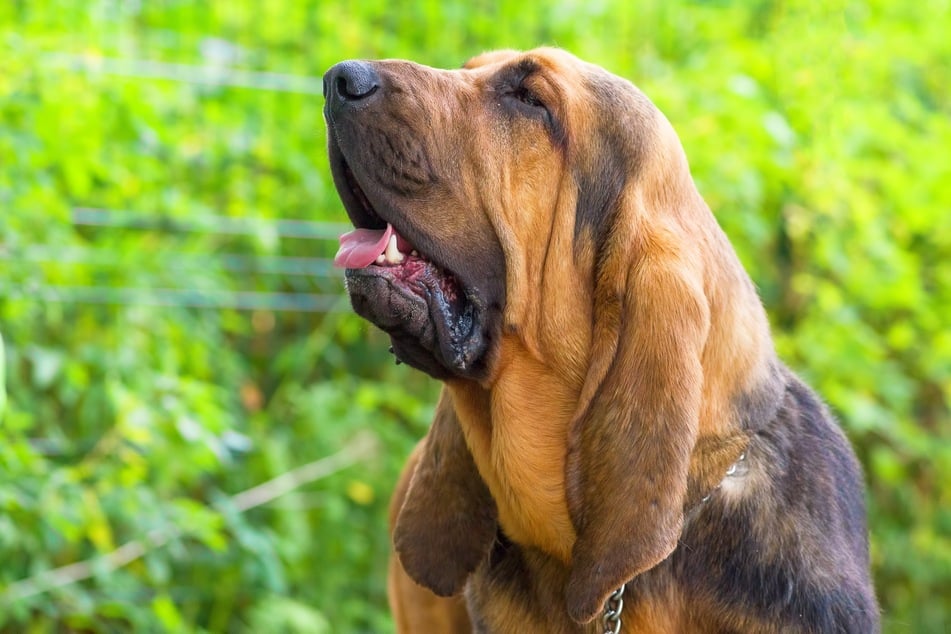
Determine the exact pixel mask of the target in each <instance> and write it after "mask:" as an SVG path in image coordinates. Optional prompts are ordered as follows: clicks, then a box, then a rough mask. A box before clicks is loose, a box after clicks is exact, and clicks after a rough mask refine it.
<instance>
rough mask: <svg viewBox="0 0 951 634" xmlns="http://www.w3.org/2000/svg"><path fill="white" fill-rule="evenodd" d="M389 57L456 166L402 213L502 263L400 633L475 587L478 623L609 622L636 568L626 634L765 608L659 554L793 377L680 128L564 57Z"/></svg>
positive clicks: (423, 533) (428, 140) (415, 464)
mask: <svg viewBox="0 0 951 634" xmlns="http://www.w3.org/2000/svg"><path fill="white" fill-rule="evenodd" d="M520 63H530V64H531V65H532V67H533V71H532V72H531V73H529V74H528V76H527V77H526V78H525V79H524V80H523V81H524V82H525V84H526V85H527V87H528V88H529V89H530V90H531V91H532V93H533V94H534V95H535V96H536V97H537V98H538V99H539V100H541V101H542V102H543V103H544V104H545V106H546V109H547V111H548V114H549V115H550V118H551V119H552V120H553V121H554V122H556V123H557V124H558V125H559V126H560V127H559V128H558V129H557V130H555V129H547V130H546V125H545V124H544V123H541V122H540V120H539V119H538V117H535V118H532V117H531V116H528V117H525V116H519V115H518V114H513V113H512V112H511V111H509V110H505V109H504V107H503V106H502V105H501V101H502V98H503V97H504V95H500V94H499V93H498V91H499V90H500V89H499V88H498V82H499V81H500V80H499V77H500V76H501V74H502V73H504V72H513V71H512V69H513V68H516V67H517V65H518V64H520ZM376 68H377V70H378V71H379V72H380V73H385V74H387V77H388V78H389V81H390V82H391V83H392V85H394V86H397V87H398V88H399V90H398V91H397V94H399V95H405V94H407V93H408V92H410V91H411V92H412V93H413V99H411V100H407V99H402V98H400V99H395V100H394V102H393V104H387V106H388V107H391V108H392V109H393V111H394V112H395V113H397V114H399V117H400V119H399V120H401V121H407V120H414V121H415V120H422V121H425V122H426V125H425V126H423V127H421V128H420V129H419V130H416V131H415V135H410V136H409V138H410V141H405V143H407V144H428V145H427V148H428V152H429V154H428V160H429V161H430V162H431V164H433V165H437V166H438V167H439V169H442V170H444V171H445V172H446V173H448V174H451V175H452V178H447V179H444V180H445V181H447V182H442V181H440V185H441V186H442V188H441V189H438V190H437V191H438V194H433V195H431V196H430V197H429V198H420V199H419V200H418V201H415V204H414V208H413V213H412V215H411V216H409V217H407V218H405V219H403V220H404V221H405V222H406V223H410V224H413V223H415V224H417V225H420V226H425V227H426V229H427V231H428V234H427V235H431V236H432V238H433V243H432V246H433V248H442V247H443V246H445V248H446V251H447V254H444V255H445V257H451V256H453V254H454V252H453V251H452V248H455V247H453V245H465V248H466V251H465V253H466V254H467V257H468V260H467V265H471V266H474V267H479V266H483V265H485V264H487V263H489V264H498V262H486V261H480V260H479V258H480V257H487V256H486V255H485V254H490V253H493V252H500V253H501V258H502V259H503V260H504V267H496V268H495V269H493V270H498V271H504V278H505V279H504V284H505V297H504V311H503V312H502V315H501V325H500V328H499V330H500V332H498V333H495V335H494V336H497V337H498V340H497V341H495V342H493V343H494V346H493V348H492V350H491V358H490V363H489V364H488V371H487V373H486V374H485V375H484V376H480V377H479V378H478V379H477V380H476V379H473V378H450V379H446V380H445V388H444V391H443V394H442V398H441V400H440V403H439V406H438V408H437V413H436V419H435V421H434V423H433V427H432V428H431V430H430V433H429V435H428V437H427V439H426V440H424V441H423V442H422V443H421V444H420V446H419V447H418V448H417V450H416V452H414V454H413V456H411V458H410V460H409V462H408V464H407V468H406V470H405V472H404V475H403V477H402V479H401V481H400V485H399V487H398V489H397V493H396V494H395V496H394V501H393V505H392V515H391V524H392V526H393V531H394V544H395V548H396V551H397V554H398V557H394V558H393V560H392V561H391V566H390V575H389V590H390V600H391V605H392V607H393V612H394V616H395V619H396V622H397V629H398V631H399V632H401V633H406V632H464V631H468V626H464V625H460V623H461V620H460V619H464V618H465V615H466V612H465V608H464V606H462V604H461V603H460V601H459V599H458V594H457V593H459V592H461V591H462V590H463V589H464V588H466V589H467V593H468V594H467V600H468V607H469V611H470V613H473V614H478V615H479V617H478V618H479V619H481V622H482V623H484V624H485V625H484V627H485V628H487V630H486V631H492V632H495V631H498V632H509V631H511V632H515V631H519V632H527V633H531V632H538V633H541V632H545V633H546V634H549V633H550V634H559V633H564V634H577V633H579V632H595V631H600V630H599V629H598V625H597V624H596V621H595V619H596V617H597V616H598V615H599V614H600V613H601V612H602V610H603V606H604V603H605V600H606V599H607V597H608V596H609V595H610V594H611V593H612V592H613V591H614V590H615V589H616V588H617V587H618V586H620V585H621V584H622V583H625V582H630V583H634V582H635V581H637V582H638V583H639V584H640V585H639V586H638V588H637V590H636V591H635V592H632V593H631V594H630V595H628V596H629V599H630V602H631V604H630V605H629V606H628V608H626V611H625V617H624V621H623V623H624V627H623V630H622V631H623V632H625V633H626V634H633V633H635V632H645V633H646V632H685V633H686V632H703V631H708V630H710V628H713V627H714V626H713V625H711V623H712V622H711V621H709V620H707V619H708V618H712V616H716V617H717V618H718V619H720V621H718V622H720V623H724V624H730V623H732V624H750V623H753V624H760V625H761V624H763V623H765V622H766V621H763V620H761V619H760V617H757V616H754V615H752V613H751V615H749V616H747V615H745V614H744V613H743V612H735V613H734V612H730V613H729V614H727V613H726V612H723V610H722V609H721V608H720V607H718V606H719V604H715V602H708V598H709V597H708V596H707V595H705V594H702V595H701V599H700V600H698V602H694V603H691V602H689V601H688V600H687V598H686V595H685V594H684V593H683V585H679V586H678V583H680V582H679V581H678V582H675V581H674V577H675V575H674V573H673V572H672V571H671V570H669V569H668V568H665V566H670V565H672V564H670V560H671V559H672V558H671V557H670V555H671V553H672V552H673V551H674V550H675V549H676V548H678V543H679V542H680V540H681V539H682V538H683V535H684V532H683V531H684V527H685V526H686V525H687V524H688V523H689V521H690V520H691V517H693V516H694V515H692V513H694V511H695V510H696V509H697V507H698V505H699V504H701V500H702V499H704V497H705V496H707V495H708V494H710V493H711V492H712V491H714V490H715V489H716V487H717V486H719V483H720V482H721V480H723V478H724V473H725V472H726V471H727V469H728V468H729V467H730V465H731V464H733V463H734V462H736V461H737V459H738V457H739V456H740V455H741V454H742V453H743V452H744V451H748V448H749V446H750V443H751V439H752V437H753V433H752V432H751V430H750V425H751V424H752V423H751V421H750V420H749V418H750V417H753V418H755V419H756V421H755V424H756V425H763V424H766V423H767V422H768V421H770V420H772V419H773V417H774V415H775V414H776V411H777V408H778V407H780V402H781V401H782V398H783V394H784V390H786V389H787V386H788V385H789V383H788V380H787V378H785V377H786V375H785V374H782V371H781V370H780V369H778V368H779V366H778V365H777V364H778V362H777V361H776V359H775V356H774V353H773V348H772V343H771V339H770V335H769V328H768V323H767V320H766V316H765V312H764V311H763V308H762V306H761V305H760V302H759V299H758V297H757V295H756V292H755V289H754V288H753V285H752V283H751V282H750V280H749V278H748V277H747V275H746V273H745V272H744V271H743V269H742V267H741V265H740V263H739V261H738V259H737V257H736V255H735V253H734V251H733V249H732V247H731V246H730V244H729V242H728V241H727V238H726V236H725V235H724V234H723V232H722V231H721V230H720V228H719V227H718V225H717V223H716V221H715V220H714V217H713V215H712V214H711V213H710V210H709V208H708V207H707V205H706V203H705V202H704V201H703V199H702V198H701V197H700V194H699V193H698V192H697V190H696V188H695V186H694V184H693V181H692V178H691V176H690V172H689V167H688V165H687V160H686V157H685V155H684V152H683V149H682V148H681V145H680V142H679V140H678V139H677V136H676V134H675V133H674V131H673V128H672V127H671V125H670V123H669V122H668V121H667V120H666V119H665V118H664V116H663V115H662V114H661V113H660V112H659V111H658V110H657V109H656V108H655V107H654V106H653V105H652V104H651V103H650V102H649V101H648V100H647V98H646V97H644V95H642V94H641V93H640V92H639V91H637V89H636V88H634V87H633V86H631V85H630V84H628V83H627V82H624V81H623V80H620V79H618V78H616V77H613V76H611V75H608V74H607V73H606V72H604V71H602V70H601V69H598V68H597V67H594V66H591V65H589V64H585V63H583V62H580V61H579V60H577V59H576V58H574V57H573V56H571V55H569V54H567V53H564V52H562V51H559V50H556V49H536V50H534V51H530V52H528V53H518V52H515V51H500V52H494V53H486V54H483V55H480V56H478V57H476V58H473V59H472V60H470V61H469V63H467V64H466V66H465V67H464V68H463V69H461V70H459V71H451V72H449V71H436V70H433V69H427V68H425V67H419V66H415V65H407V64H405V63H403V62H392V61H391V62H380V63H377V66H376ZM407 87H409V88H407ZM393 138H395V139H401V138H402V137H401V136H400V135H399V134H398V133H396V132H394V135H393ZM390 143H391V146H390V147H392V140H391V141H390ZM407 147H411V146H410V145H408V146H407ZM434 169H435V168H434ZM384 171H385V170H384ZM436 171H438V170H436ZM601 181H603V182H601ZM599 196H600V197H599ZM599 205H600V206H601V207H600V208H599V207H598V206H599ZM447 210H451V212H452V213H446V212H447ZM394 223H395V221H394ZM784 406H785V407H788V408H791V411H792V410H795V407H797V406H796V405H795V404H789V403H786V404H785V405H784ZM761 419H762V420H761ZM770 482H771V480H770V476H767V474H766V471H765V470H764V467H763V466H762V465H761V464H760V465H757V464H755V462H752V467H751V470H750V472H749V476H748V478H746V479H742V480H741V479H737V480H734V481H730V482H727V483H724V485H723V486H724V490H723V498H724V500H725V502H724V503H725V504H729V505H733V506H734V507H741V506H743V505H747V504H749V503H750V500H751V499H753V495H752V493H751V491H752V490H753V489H752V488H751V487H755V490H756V491H759V492H760V493H761V494H762V493H763V492H769V493H772V492H771V491H770V488H769V487H770V486H771V484H770ZM763 508H771V507H768V505H764V506H763ZM800 519H801V518H800ZM711 521H712V520H711ZM770 521H771V518H769V517H765V518H764V520H763V522H764V523H763V526H764V527H766V528H764V530H763V535H762V536H759V538H761V539H763V540H764V541H769V539H771V536H770V535H769V531H770V528H769V527H771V526H773V524H771V523H770ZM789 524H790V526H794V524H795V522H794V520H789ZM757 526H758V525H757ZM706 530H707V527H706V526H705V525H704V526H702V527H700V529H698V534H703V535H706V534H707V533H706V532H704V531H706ZM784 530H785V529H784ZM791 530H792V529H790V531H791ZM843 532H845V531H843ZM820 541H821V536H817V537H816V538H815V544H816V548H815V552H816V557H820V556H821V555H822V554H823V552H824V551H823V550H822V544H821V543H820ZM509 542H511V545H509ZM843 543H845V542H843ZM849 543H851V542H849ZM775 547H776V549H778V550H777V551H776V552H779V553H782V552H784V550H783V549H786V548H789V545H788V544H786V543H777V544H775ZM843 548H844V547H843ZM767 550H768V549H767ZM678 552H679V551H678ZM717 552H719V551H717ZM754 552H755V550H754ZM769 552H770V553H772V551H769ZM777 556H779V555H777ZM490 560H491V561H493V562H494V563H492V564H491V565H488V564H487V563H486V562H488V561H490ZM500 562H501V563H500ZM857 570H858V569H857ZM648 572H650V573H651V574H650V575H647V574H645V573H648ZM855 575H856V578H859V577H860V576H861V572H860V571H858V572H855ZM411 577H412V578H413V579H416V580H417V581H419V582H420V583H422V584H424V585H426V586H427V587H429V588H432V589H433V590H435V591H436V592H437V593H438V594H440V595H453V594H456V596H455V597H454V598H449V599H444V598H439V597H437V596H435V595H434V594H432V593H430V591H429V590H427V589H425V588H422V587H421V586H419V585H417V584H416V582H415V581H413V580H412V579H411ZM467 584H468V585H467ZM708 603H709V605H708ZM705 610H706V611H705ZM711 615H712V616H711ZM724 627H725V628H726V629H730V628H729V627H727V626H726V625H724ZM756 627H759V625H757V626H756ZM764 627H765V626H764ZM736 628H737V629H742V627H740V626H739V625H737V626H736ZM710 631H712V630H710ZM766 631H772V629H769V630H766Z"/></svg>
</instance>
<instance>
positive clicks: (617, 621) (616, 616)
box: [601, 451, 749, 634]
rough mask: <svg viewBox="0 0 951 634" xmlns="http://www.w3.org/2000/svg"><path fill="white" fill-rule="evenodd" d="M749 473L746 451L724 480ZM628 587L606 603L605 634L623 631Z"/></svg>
mask: <svg viewBox="0 0 951 634" xmlns="http://www.w3.org/2000/svg"><path fill="white" fill-rule="evenodd" d="M747 471H749V466H748V465H747V464H746V452H745V451H744V452H743V453H741V454H740V457H739V458H737V459H736V462H734V463H733V464H732V465H730V468H729V469H727V470H726V476H725V477H724V479H726V478H736V477H741V476H744V475H746V472H747ZM721 484H722V482H721ZM719 488H720V484H718V485H717V486H716V488H714V489H713V491H711V492H710V493H708V494H707V495H705V496H704V497H703V499H702V500H700V503H701V504H703V503H705V502H706V501H707V500H709V499H710V496H712V495H713V493H714V492H715V491H716V490H717V489H719ZM626 587H627V584H626V583H623V584H621V587H620V588H618V589H617V590H615V591H614V592H613V593H611V596H609V597H608V600H607V601H605V603H604V614H603V615H602V616H601V622H602V623H603V624H604V634H618V633H619V632H620V631H621V610H623V609H624V589H625V588H626Z"/></svg>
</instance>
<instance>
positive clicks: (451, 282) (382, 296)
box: [346, 256, 489, 379]
mask: <svg viewBox="0 0 951 634" xmlns="http://www.w3.org/2000/svg"><path fill="white" fill-rule="evenodd" d="M346 276H347V291H348V292H349V294H350V301H351V303H352V304H353V309H354V311H356V313H357V314H358V315H360V316H361V317H363V318H364V319H367V320H368V321H370V322H371V323H373V324H375V325H376V326H378V327H379V328H380V329H381V330H383V331H384V332H386V333H387V334H389V335H390V338H391V340H392V343H393V353H394V354H395V355H396V358H397V359H398V360H399V361H401V362H403V363H406V364H407V365H410V366H412V367H414V368H417V369H419V370H422V371H423V372H425V373H427V374H429V375H430V376H432V377H434V378H436V379H449V378H473V379H478V378H481V375H482V374H483V373H484V367H485V358H486V357H487V354H488V348H489V342H488V340H487V339H486V337H485V336H484V328H483V324H482V321H483V316H482V315H481V311H480V310H479V309H478V308H477V305H476V302H474V301H472V300H471V299H470V298H469V297H468V296H467V294H466V292H465V291H464V289H463V288H462V286H461V285H460V284H459V282H458V281H457V280H456V279H455V277H454V276H453V275H452V274H450V273H446V272H444V271H442V270H441V269H440V268H439V267H438V266H437V265H435V264H434V263H432V262H430V261H428V260H425V259H422V258H418V257H412V256H411V257H407V258H406V260H405V262H403V263H402V264H400V265H399V266H375V265H371V266H369V267H366V268H361V269H347V273H346Z"/></svg>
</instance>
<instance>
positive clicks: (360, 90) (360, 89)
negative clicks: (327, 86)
mask: <svg viewBox="0 0 951 634" xmlns="http://www.w3.org/2000/svg"><path fill="white" fill-rule="evenodd" d="M363 79H364V78H362V77H357V78H354V77H347V76H343V77H337V94H338V95H340V96H341V97H343V98H344V99H347V100H349V101H357V100H359V99H366V98H367V97H369V96H370V95H372V94H373V93H374V92H376V89H377V88H379V87H380V86H379V84H377V83H375V82H370V81H362V80H363Z"/></svg>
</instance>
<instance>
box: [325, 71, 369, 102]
mask: <svg viewBox="0 0 951 634" xmlns="http://www.w3.org/2000/svg"><path fill="white" fill-rule="evenodd" d="M379 88H380V76H379V75H378V74H377V72H376V70H374V68H373V66H372V65H371V64H368V63H367V62H359V61H348V62H340V63H339V64H337V65H336V66H334V67H333V68H331V69H330V70H328V71H327V74H325V75H324V96H325V97H326V98H327V99H330V100H333V101H336V102H355V101H360V100H363V99H367V98H368V97H370V96H371V95H373V94H374V93H375V92H376V91H377V90H378V89H379Z"/></svg>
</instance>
